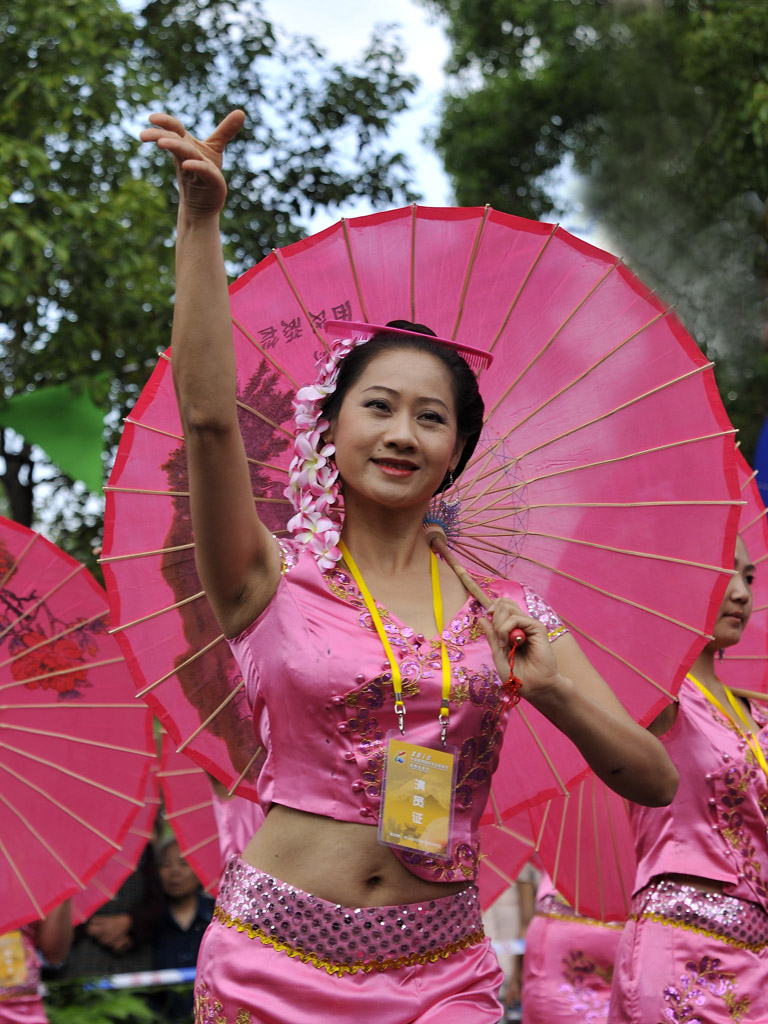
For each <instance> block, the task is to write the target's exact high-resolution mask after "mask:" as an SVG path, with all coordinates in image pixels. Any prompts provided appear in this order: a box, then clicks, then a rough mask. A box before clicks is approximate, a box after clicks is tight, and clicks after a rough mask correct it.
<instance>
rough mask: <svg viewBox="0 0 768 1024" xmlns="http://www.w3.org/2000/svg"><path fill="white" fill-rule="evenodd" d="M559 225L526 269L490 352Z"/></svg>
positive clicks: (491, 348)
mask: <svg viewBox="0 0 768 1024" xmlns="http://www.w3.org/2000/svg"><path fill="white" fill-rule="evenodd" d="M559 226H560V225H559V224H553V225H552V230H551V231H550V233H549V234H548V235H547V237H546V239H545V241H544V244H543V245H542V247H541V248H540V249H539V251H538V252H537V253H536V256H535V258H534V260H533V262H532V263H531V265H530V267H529V268H528V270H527V271H526V274H525V277H524V278H523V280H522V281H521V282H520V285H519V286H518V289H517V291H516V292H515V294H514V296H513V297H512V301H511V303H510V304H509V308H508V309H507V312H506V314H505V316H504V319H503V320H502V322H501V327H500V328H499V330H498V332H497V333H496V337H495V338H494V339H493V341H492V342H491V344H490V346H489V348H488V351H489V352H493V350H494V349H495V348H496V344H497V342H498V340H499V338H500V337H501V336H502V334H503V333H504V330H505V328H506V326H507V324H508V323H509V318H510V317H511V316H512V311H513V310H514V308H515V306H516V305H517V301H518V299H519V298H520V296H521V295H522V293H523V290H524V289H525V286H526V285H527V284H528V281H529V280H530V277H531V274H532V273H533V272H534V270H535V269H536V267H537V266H538V264H539V261H540V260H541V258H542V256H543V255H544V253H545V251H546V249H547V246H548V245H549V243H550V242H551V241H552V239H553V238H554V237H555V235H556V234H557V229H558V227H559Z"/></svg>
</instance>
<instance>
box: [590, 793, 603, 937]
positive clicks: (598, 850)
mask: <svg viewBox="0 0 768 1024" xmlns="http://www.w3.org/2000/svg"><path fill="white" fill-rule="evenodd" d="M592 833H593V838H594V841H595V860H596V864H595V867H596V869H597V877H598V886H597V888H598V892H599V893H600V920H601V921H603V920H605V896H604V894H603V882H602V879H603V862H602V848H601V846H600V836H599V830H598V827H597V793H596V792H595V787H594V785H593V786H592Z"/></svg>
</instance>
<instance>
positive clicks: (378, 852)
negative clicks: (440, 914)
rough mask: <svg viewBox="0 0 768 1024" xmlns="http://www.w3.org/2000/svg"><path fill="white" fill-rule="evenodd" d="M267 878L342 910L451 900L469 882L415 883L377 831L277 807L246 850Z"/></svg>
mask: <svg viewBox="0 0 768 1024" xmlns="http://www.w3.org/2000/svg"><path fill="white" fill-rule="evenodd" d="M243 860H244V861H245V862H246V863H247V864H250V865H252V866H253V867H255V868H258V869H259V871H264V872H265V873H266V874H269V875H272V876H274V877H275V878H279V879H281V881H283V882H288V884H289V885H294V886H296V888H297V889H303V890H304V891H305V892H310V893H312V894H313V895H314V896H319V897H320V898H321V899H324V900H328V901H329V902H331V903H338V904H340V905H341V906H344V907H386V906H393V905H397V904H400V903H418V902H420V901H421V900H427V899H437V898H439V897H441V896H452V895H453V894H455V893H457V892H461V890H462V889H465V888H466V887H467V884H468V883H467V882H428V881H425V880H424V879H422V878H417V877H416V875H414V874H412V873H411V872H410V871H409V870H408V869H407V868H406V867H404V866H403V864H401V863H400V861H399V860H398V859H397V857H396V856H395V855H394V853H393V852H392V851H391V850H390V849H389V847H387V846H383V845H382V844H381V843H380V842H379V841H378V839H377V837H376V828H375V826H371V825H358V824H357V823H356V822H347V821H335V820H334V819H333V818H325V817H323V816H322V815H319V814H308V813H307V812H306V811H297V810H294V809H293V808H291V807H283V806H282V805H280V804H273V805H272V807H271V808H270V811H269V813H268V814H267V818H266V821H265V822H264V824H263V825H262V826H261V828H260V829H259V831H258V832H257V833H256V835H255V836H254V837H253V839H251V841H250V842H249V843H248V845H247V846H246V848H245V850H244V851H243Z"/></svg>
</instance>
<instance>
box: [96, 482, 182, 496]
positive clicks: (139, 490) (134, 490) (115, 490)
mask: <svg viewBox="0 0 768 1024" xmlns="http://www.w3.org/2000/svg"><path fill="white" fill-rule="evenodd" d="M104 490H105V491H110V492H111V493H112V494H147V495H153V496H154V497H157V498H188V497H189V491H170V490H156V489H154V488H151V487H117V486H116V485H115V484H107V485H106V486H105V487H104Z"/></svg>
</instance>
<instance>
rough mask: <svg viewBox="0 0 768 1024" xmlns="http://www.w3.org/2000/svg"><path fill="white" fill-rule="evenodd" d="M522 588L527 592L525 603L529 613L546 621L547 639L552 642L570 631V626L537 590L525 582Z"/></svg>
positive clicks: (540, 620) (541, 620)
mask: <svg viewBox="0 0 768 1024" xmlns="http://www.w3.org/2000/svg"><path fill="white" fill-rule="evenodd" d="M522 588H523V593H524V594H525V603H526V604H527V605H528V614H529V615H530V616H531V618H532V619H538V620H539V622H543V623H544V625H545V626H546V627H547V639H548V640H549V641H550V642H551V641H552V640H556V639H557V638H558V637H559V636H562V635H563V633H567V632H568V627H567V626H566V625H565V624H564V623H563V620H562V619H561V618H560V616H559V615H558V614H557V613H556V612H555V610H554V609H553V608H552V607H551V606H550V605H548V604H547V602H546V601H545V600H544V598H543V597H539V595H538V594H537V593H536V591H535V590H532V589H531V588H530V587H528V586H526V584H525V583H523V584H522Z"/></svg>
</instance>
